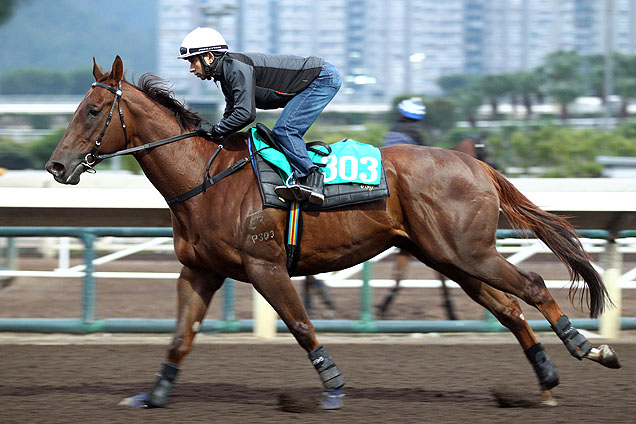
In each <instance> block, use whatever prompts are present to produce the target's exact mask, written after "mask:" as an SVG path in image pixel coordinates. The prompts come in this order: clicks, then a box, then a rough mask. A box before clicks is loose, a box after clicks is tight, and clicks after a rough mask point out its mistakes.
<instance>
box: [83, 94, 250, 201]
mask: <svg viewBox="0 0 636 424" xmlns="http://www.w3.org/2000/svg"><path fill="white" fill-rule="evenodd" d="M91 87H102V88H105V89H106V90H108V91H110V92H111V93H113V94H114V95H115V98H114V99H113V104H112V105H111V107H110V112H109V113H108V118H107V119H106V123H105V124H104V128H102V131H101V133H100V134H99V138H98V139H97V140H96V141H95V146H93V149H92V150H91V151H90V152H89V153H87V154H86V156H85V157H84V161H83V162H81V163H80V165H83V166H84V167H86V171H88V172H93V173H95V172H96V171H95V168H94V165H95V164H96V163H97V161H98V160H99V161H101V160H103V159H109V158H112V157H115V156H123V155H128V154H131V153H134V152H138V151H140V150H146V149H152V148H154V147H158V146H163V145H164V144H169V143H173V142H175V141H179V140H183V139H186V138H190V137H194V136H196V135H197V133H196V132H195V131H193V132H189V133H185V134H180V135H177V136H174V137H170V138H165V139H163V140H158V141H153V142H151V143H146V144H144V145H141V146H137V147H131V148H126V147H127V146H128V134H127V132H126V123H125V122H124V111H123V109H122V108H121V97H122V90H121V81H120V82H119V86H118V87H117V90H115V89H114V88H113V87H111V86H109V85H106V84H102V83H101V82H94V83H93V84H92V85H91ZM115 104H117V105H118V106H119V117H120V119H121V128H122V130H123V131H124V149H123V150H118V151H116V152H113V153H104V154H97V150H99V147H100V146H101V144H102V139H103V138H104V134H105V133H106V129H107V128H108V126H109V125H110V121H111V120H112V119H113V112H114V110H115ZM222 148H223V145H222V144H219V146H218V147H217V148H216V150H215V151H214V153H213V154H212V157H211V158H210V160H209V161H208V163H207V165H206V166H205V173H204V174H203V182H202V183H201V184H200V185H198V186H196V187H194V188H193V189H191V190H188V191H187V192H185V193H183V194H180V195H178V196H176V197H173V198H172V199H166V202H167V203H168V206H170V205H174V204H176V203H181V202H184V201H186V200H188V199H189V198H191V197H194V196H196V195H197V194H199V193H204V192H205V191H206V190H207V189H208V188H209V187H210V186H212V185H214V184H216V183H217V182H219V181H220V180H222V179H223V178H225V177H227V176H229V175H231V174H233V173H234V172H236V171H238V170H239V169H241V168H243V166H245V164H247V163H248V162H249V161H250V160H251V158H252V156H253V155H252V156H248V157H245V158H243V159H239V160H238V161H237V162H235V163H233V164H232V165H230V167H229V168H227V169H225V170H223V171H221V172H219V173H218V174H216V175H214V176H210V166H211V165H212V162H213V161H214V159H215V158H216V157H217V155H218V154H219V152H220V151H221V149H222Z"/></svg>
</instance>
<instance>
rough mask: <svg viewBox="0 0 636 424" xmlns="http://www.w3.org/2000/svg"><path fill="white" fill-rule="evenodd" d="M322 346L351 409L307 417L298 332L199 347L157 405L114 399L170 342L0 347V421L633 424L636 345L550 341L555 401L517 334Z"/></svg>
mask: <svg viewBox="0 0 636 424" xmlns="http://www.w3.org/2000/svg"><path fill="white" fill-rule="evenodd" d="M326 345H327V347H328V349H329V351H330V353H331V354H332V356H333V357H334V358H335V359H336V361H337V362H338V364H339V367H340V368H341V369H342V371H343V373H344V374H345V376H346V379H347V388H346V394H347V395H346V397H345V407H344V409H342V410H340V411H333V412H324V411H314V412H306V413H303V414H294V413H289V412H283V411H281V410H280V407H279V402H278V398H279V395H280V394H281V393H293V394H294V396H304V397H307V398H315V397H317V396H318V395H319V394H320V384H319V381H318V377H317V375H316V374H315V372H314V371H313V368H312V367H311V365H310V364H309V361H308V360H307V358H306V356H305V354H304V353H303V352H302V351H301V350H300V349H299V348H298V347H297V346H296V345H295V344H293V342H291V341H289V342H286V343H273V344H271V343H270V344H252V343H249V342H245V343H238V344H235V343H230V344H225V343H223V344H218V343H215V344H206V343H201V344H199V345H198V346H197V347H196V349H195V350H194V351H193V352H192V354H191V355H190V357H189V358H188V360H187V362H186V365H185V366H184V369H183V371H182V373H181V374H180V375H179V380H178V384H177V385H176V386H175V389H174V392H173V396H172V398H171V399H172V403H171V404H170V405H169V407H168V408H164V409H158V410H135V409H130V408H128V407H121V406H117V403H118V402H119V401H120V400H121V399H122V398H124V397H126V396H130V395H132V394H135V393H137V392H139V391H144V390H147V389H148V388H149V386H150V383H151V382H152V380H153V378H154V377H153V373H154V371H155V370H156V368H157V366H158V362H159V361H160V358H161V357H162V356H163V353H164V351H165V346H164V345H159V344H154V345H153V344H150V345H149V344H144V345H81V346H73V345H62V346H54V345H53V346H52V345H2V346H1V347H0V355H1V356H2V358H3V378H2V383H0V422H2V423H74V422H78V423H79V422H82V423H84V422H90V423H133V422H152V423H175V422H179V423H187V422H218V423H283V422H290V423H291V422H296V423H298V422H302V423H323V422H325V420H328V421H329V422H331V421H335V420H338V421H341V422H346V423H358V422H365V423H388V422H398V421H399V422H402V423H424V422H431V423H432V422H436V423H456V422H478V423H482V422H483V423H486V422H487V423H493V422H501V423H504V422H505V423H510V422H522V423H525V422H550V423H559V422H560V423H575V422H579V423H597V422H609V423H633V422H635V418H634V417H635V414H636V389H635V388H634V384H633V382H634V381H635V379H636V368H635V367H634V365H633V364H635V363H636V345H634V344H618V345H616V348H617V350H618V353H619V355H620V357H621V361H622V362H623V364H624V367H623V368H622V369H621V370H610V369H606V368H603V367H601V366H599V365H598V364H595V363H592V362H589V361H585V362H579V361H577V360H576V359H574V358H571V357H570V356H569V354H568V353H567V352H566V351H565V349H564V348H563V347H562V346H560V345H556V344H550V345H549V346H548V351H549V353H550V356H551V358H552V360H553V362H554V363H555V365H556V367H557V369H558V370H559V373H560V376H561V382H562V384H561V385H560V386H559V387H558V388H557V389H556V390H555V394H556V398H557V400H558V401H559V402H560V406H558V407H540V406H539V405H538V403H537V400H538V394H537V392H538V385H537V383H536V381H535V378H534V375H533V373H532V371H531V369H530V366H529V364H528V363H527V362H526V360H525V358H524V357H523V354H522V353H521V352H520V351H519V348H518V346H516V344H513V343H507V342H506V343H489V344H472V343H469V344H465V343H459V344H457V343H454V344H431V343H422V342H415V343H413V342H411V343H396V344H387V343H381V344H374V343H372V344H369V343H364V344H347V343H345V344H339V343H331V344H328V343H326ZM498 397H499V398H500V399H499V400H498Z"/></svg>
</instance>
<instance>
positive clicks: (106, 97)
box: [45, 56, 127, 185]
mask: <svg viewBox="0 0 636 424" xmlns="http://www.w3.org/2000/svg"><path fill="white" fill-rule="evenodd" d="M93 76H94V77H95V83H93V85H92V86H91V88H90V89H89V91H88V93H87V94H86V96H85V97H84V99H83V100H82V102H81V103H80V104H79V106H78V107H77V110H76V111H75V113H74V114H73V118H72V119H71V122H70V124H69V125H68V127H67V129H66V132H65V133H64V135H63V136H62V138H61V140H60V141H59V143H58V145H57V147H56V148H55V150H54V151H53V153H52V154H51V157H50V158H49V161H48V162H47V163H46V166H45V169H46V170H47V171H48V172H50V173H51V174H52V175H53V177H54V178H55V180H56V181H57V182H59V183H62V184H73V185H74V184H77V183H79V181H80V176H81V174H82V173H83V172H85V171H89V170H91V171H92V170H93V167H94V166H95V165H96V164H97V163H98V162H99V161H100V159H99V156H98V153H99V154H104V153H110V152H114V151H116V150H118V149H121V148H122V147H123V146H125V145H126V142H127V135H126V127H125V124H124V119H123V110H122V105H121V94H122V92H121V85H122V79H123V76H124V65H123V62H122V60H121V58H120V57H119V56H117V57H116V58H115V60H114V62H113V66H112V69H111V70H110V72H107V73H104V72H103V71H102V70H101V69H100V67H99V66H98V65H97V63H96V61H95V58H93ZM116 105H118V106H119V108H118V112H119V113H114V112H115V107H116ZM115 115H119V117H116V116H115ZM111 119H114V120H117V119H118V120H119V121H120V122H119V125H117V123H115V125H113V128H111V129H108V127H109V124H110V123H111ZM107 130H108V131H107Z"/></svg>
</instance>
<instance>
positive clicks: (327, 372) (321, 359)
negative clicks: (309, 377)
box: [246, 259, 344, 409]
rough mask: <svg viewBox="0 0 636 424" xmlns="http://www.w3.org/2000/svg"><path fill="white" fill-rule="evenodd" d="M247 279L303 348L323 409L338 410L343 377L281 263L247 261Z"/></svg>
mask: <svg viewBox="0 0 636 424" xmlns="http://www.w3.org/2000/svg"><path fill="white" fill-rule="evenodd" d="M246 262H247V265H246V270H247V272H248V275H249V277H250V282H251V283H252V285H253V286H254V288H255V289H256V291H258V292H259V293H260V294H261V295H262V296H263V297H264V298H265V300H267V302H268V303H269V304H270V305H271V306H272V307H273V308H274V310H275V311H276V312H277V313H278V316H279V317H280V318H281V319H282V320H283V322H284V323H285V325H287V328H288V329H289V331H290V332H291V333H292V335H293V336H294V338H295V339H296V341H297V342H298V344H299V345H300V346H301V347H302V348H303V349H305V351H306V352H307V355H308V357H309V360H310V361H311V363H312V365H313V366H314V368H315V369H316V371H317V372H318V375H319V376H320V379H321V380H322V384H323V386H324V388H325V389H326V393H325V399H324V401H323V402H322V404H321V408H323V409H340V408H341V407H342V397H343V396H344V394H343V387H344V378H343V377H342V373H341V372H340V370H339V369H338V367H337V366H336V363H335V362H334V360H333V359H332V358H331V356H330V355H329V354H328V353H327V351H326V349H325V348H324V347H323V346H321V345H320V344H318V340H317V339H316V333H315V331H314V326H313V324H312V323H311V320H310V319H309V316H308V314H307V311H306V310H305V308H304V307H303V303H302V301H301V299H300V296H299V295H298V292H297V291H296V288H295V287H294V285H293V284H292V281H291V278H290V277H289V274H288V273H287V270H286V268H285V265H284V264H276V263H272V262H268V261H262V260H255V259H251V260H247V261H246Z"/></svg>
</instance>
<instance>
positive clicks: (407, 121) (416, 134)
mask: <svg viewBox="0 0 636 424" xmlns="http://www.w3.org/2000/svg"><path fill="white" fill-rule="evenodd" d="M397 109H398V112H399V113H400V117H399V118H398V120H397V121H396V122H395V123H394V124H393V126H392V127H391V129H390V130H389V131H388V132H387V133H386V135H385V137H384V145H385V146H392V145H394V144H419V145H421V146H425V145H426V143H425V142H424V137H423V136H422V130H421V125H420V122H419V121H420V120H421V119H422V118H423V117H424V115H426V107H425V106H424V104H422V100H421V99H419V98H417V97H412V98H410V99H405V100H402V101H401V102H400V103H399V104H398V107H397Z"/></svg>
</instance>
